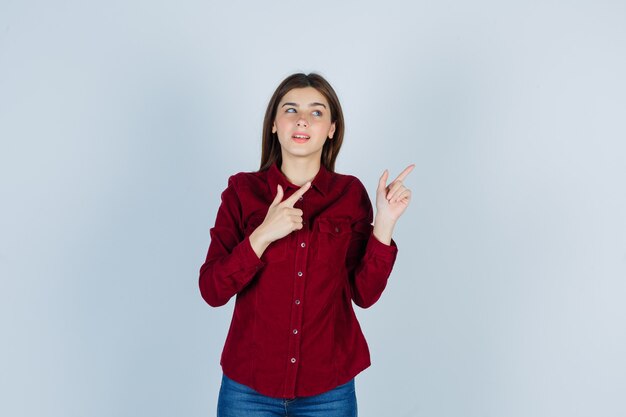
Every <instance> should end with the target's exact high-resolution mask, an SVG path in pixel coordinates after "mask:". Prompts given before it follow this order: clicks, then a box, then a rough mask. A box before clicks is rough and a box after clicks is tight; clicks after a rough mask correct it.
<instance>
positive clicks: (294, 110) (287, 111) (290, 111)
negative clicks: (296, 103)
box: [285, 107, 296, 113]
mask: <svg viewBox="0 0 626 417" xmlns="http://www.w3.org/2000/svg"><path fill="white" fill-rule="evenodd" d="M292 110H293V111H292ZM285 113H296V109H294V108H293V107H289V108H287V110H285Z"/></svg>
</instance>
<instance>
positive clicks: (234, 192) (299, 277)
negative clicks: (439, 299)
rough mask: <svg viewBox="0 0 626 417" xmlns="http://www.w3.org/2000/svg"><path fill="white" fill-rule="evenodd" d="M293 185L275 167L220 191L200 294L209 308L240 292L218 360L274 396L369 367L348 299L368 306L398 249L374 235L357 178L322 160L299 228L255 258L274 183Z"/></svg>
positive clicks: (300, 392) (332, 383)
mask: <svg viewBox="0 0 626 417" xmlns="http://www.w3.org/2000/svg"><path fill="white" fill-rule="evenodd" d="M277 184H281V186H282V187H283V190H284V191H285V195H284V198H287V197H289V196H290V195H291V194H293V192H294V191H296V190H297V189H298V188H300V187H298V186H296V185H294V184H291V183H290V182H289V181H288V180H287V178H286V177H285V176H284V174H283V173H282V172H281V171H280V169H279V168H278V166H277V165H276V164H274V165H273V166H271V167H270V168H269V169H267V170H266V171H262V172H247V173H246V172H242V173H239V174H236V175H233V176H231V177H230V178H229V180H228V187H227V188H226V190H224V192H223V193H222V203H221V205H220V207H219V210H218V212H217V218H216V220H215V226H214V227H213V228H212V229H211V230H210V234H211V244H210V245H209V250H208V254H207V257H206V261H205V263H204V264H203V265H202V267H201V268H200V280H199V285H200V293H201V294H202V297H203V298H204V300H206V302H207V303H208V304H210V305H211V306H214V307H217V306H221V305H223V304H226V303H227V302H228V300H229V299H230V298H231V297H232V296H234V295H237V299H236V303H235V310H234V313H233V318H232V322H231V325H230V330H229V332H228V336H227V338H226V343H225V345H224V350H223V352H222V357H221V361H220V363H221V365H222V369H223V371H224V373H225V374H226V375H227V376H228V377H229V378H231V379H233V380H235V381H237V382H239V383H241V384H244V385H247V386H249V387H251V388H253V389H254V390H256V391H258V392H260V393H261V394H264V395H267V396H270V397H279V398H294V397H301V396H309V395H316V394H320V393H323V392H326V391H328V390H330V389H333V388H335V387H337V386H338V385H341V384H344V383H346V382H348V381H349V380H350V379H352V378H353V377H354V376H356V375H357V374H358V373H359V372H361V371H362V370H364V369H365V368H367V367H368V366H369V365H370V356H369V350H368V347H367V343H366V341H365V338H364V336H363V333H362V332H361V328H360V326H359V323H358V321H357V318H356V316H355V314H354V310H353V308H352V301H354V303H355V304H356V305H358V306H360V307H363V308H367V307H369V306H371V305H372V304H374V303H375V302H376V301H377V300H378V299H379V297H380V296H381V293H382V292H383V290H384V289H385V286H386V284H387V279H388V277H389V275H390V273H391V270H392V268H393V264H394V262H395V259H396V254H397V251H398V249H397V246H396V244H395V242H394V241H393V240H392V241H391V245H385V244H383V243H381V242H380V241H379V240H377V239H376V238H375V237H374V235H373V234H372V230H373V226H372V217H373V213H372V204H371V202H370V199H369V196H368V194H367V191H366V189H365V187H364V186H363V184H362V183H361V181H359V180H358V179H357V178H356V177H354V176H351V175H341V174H336V173H332V172H330V171H328V170H327V169H326V168H324V166H323V165H322V166H321V168H320V170H319V172H318V173H317V175H316V176H315V178H314V179H313V181H312V186H311V188H309V190H308V191H307V192H306V193H305V194H304V196H303V197H302V198H301V199H300V200H298V201H297V203H296V204H295V206H294V207H296V208H300V209H301V210H302V211H303V212H304V214H303V216H302V218H303V221H304V224H303V228H302V229H301V230H296V231H293V232H291V233H290V234H288V235H287V236H285V237H284V238H282V239H279V240H277V241H275V242H273V243H272V244H270V246H268V248H267V249H266V250H265V252H264V253H263V255H262V256H261V258H260V259H259V258H258V257H257V255H256V254H255V252H254V250H253V249H252V246H251V245H250V240H249V236H250V234H251V233H252V231H254V229H255V228H256V227H258V226H259V225H260V224H261V223H262V222H263V220H264V218H265V215H266V214H267V210H268V208H269V205H270V204H271V202H272V200H273V199H274V197H275V196H276V185H277Z"/></svg>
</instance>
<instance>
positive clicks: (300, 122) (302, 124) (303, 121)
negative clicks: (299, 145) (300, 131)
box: [296, 117, 309, 127]
mask: <svg viewBox="0 0 626 417" xmlns="http://www.w3.org/2000/svg"><path fill="white" fill-rule="evenodd" d="M296 125H297V126H298V127H307V126H308V125H309V122H307V121H306V119H305V118H304V117H300V118H299V119H298V121H297V122H296Z"/></svg>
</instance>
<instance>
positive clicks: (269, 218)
mask: <svg viewBox="0 0 626 417" xmlns="http://www.w3.org/2000/svg"><path fill="white" fill-rule="evenodd" d="M277 188H278V189H277V192H276V197H274V201H272V203H271V204H270V206H269V208H268V210H267V214H266V215H265V219H264V220H263V223H261V224H260V225H259V227H257V228H256V229H255V230H254V232H252V234H251V235H250V245H251V246H252V249H254V252H255V253H256V255H257V256H258V257H259V258H260V257H261V255H262V254H263V252H265V249H267V247H268V246H269V245H270V244H271V243H272V242H274V241H276V240H278V239H282V238H283V237H285V236H287V235H288V234H289V233H291V232H293V231H294V230H300V229H302V227H303V226H302V214H303V213H302V210H300V209H298V208H294V207H293V206H294V204H296V201H298V199H299V198H300V197H302V196H303V195H304V193H306V192H307V191H308V190H309V188H311V182H310V181H309V182H307V183H306V184H304V185H303V186H302V187H300V189H298V190H297V191H296V192H295V193H293V194H292V195H291V196H290V197H289V198H287V199H285V201H282V199H283V196H284V191H283V187H281V186H280V185H278V187H277Z"/></svg>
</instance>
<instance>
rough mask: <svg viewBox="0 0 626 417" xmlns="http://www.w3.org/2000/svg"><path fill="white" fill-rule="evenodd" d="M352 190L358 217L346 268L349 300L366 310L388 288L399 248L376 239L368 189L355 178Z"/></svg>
mask: <svg viewBox="0 0 626 417" xmlns="http://www.w3.org/2000/svg"><path fill="white" fill-rule="evenodd" d="M355 188H356V191H355V192H358V197H357V200H358V207H357V209H356V212H357V213H358V215H357V216H356V218H355V221H354V223H353V225H352V236H351V239H350V246H349V247H348V255H347V259H346V267H347V269H348V276H349V278H350V289H351V291H352V300H354V303H355V304H356V305H358V306H359V307H362V308H368V307H370V306H372V305H373V304H374V303H376V301H378V299H379V298H380V296H381V295H382V293H383V291H384V289H385V287H386V286H387V280H388V279H389V276H390V275H391V270H392V269H393V265H394V263H395V260H396V256H397V254H398V247H397V245H396V242H395V241H394V240H393V239H391V244H390V245H386V244H384V243H382V242H380V241H379V240H378V239H376V237H375V236H374V234H373V231H374V227H373V226H372V221H373V210H372V203H371V202H370V199H369V196H368V194H367V190H366V189H365V187H364V186H363V184H362V183H361V181H359V180H358V179H355Z"/></svg>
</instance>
